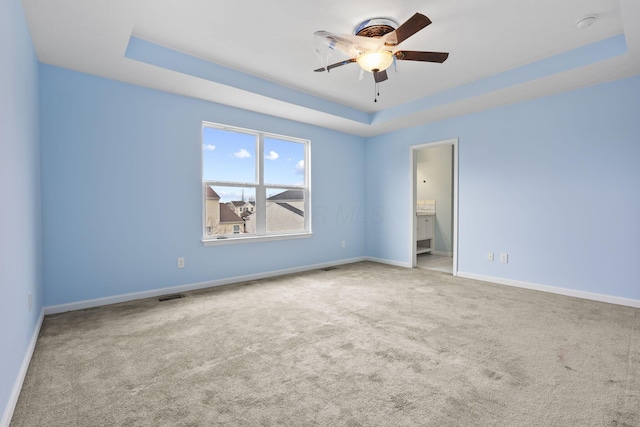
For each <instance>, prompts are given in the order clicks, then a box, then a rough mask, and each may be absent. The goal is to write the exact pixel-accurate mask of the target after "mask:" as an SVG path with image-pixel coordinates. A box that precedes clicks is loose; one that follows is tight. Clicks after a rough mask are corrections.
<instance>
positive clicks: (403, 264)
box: [365, 256, 411, 268]
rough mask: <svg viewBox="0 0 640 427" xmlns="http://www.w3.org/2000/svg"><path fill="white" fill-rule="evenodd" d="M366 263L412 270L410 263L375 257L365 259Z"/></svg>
mask: <svg viewBox="0 0 640 427" xmlns="http://www.w3.org/2000/svg"><path fill="white" fill-rule="evenodd" d="M365 260H366V261H371V262H377V263H380V264H387V265H394V266H396V267H406V268H411V264H410V263H408V262H402V261H393V260H390V259H383V258H374V257H370V256H368V257H365Z"/></svg>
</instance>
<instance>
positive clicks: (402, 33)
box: [314, 13, 449, 83]
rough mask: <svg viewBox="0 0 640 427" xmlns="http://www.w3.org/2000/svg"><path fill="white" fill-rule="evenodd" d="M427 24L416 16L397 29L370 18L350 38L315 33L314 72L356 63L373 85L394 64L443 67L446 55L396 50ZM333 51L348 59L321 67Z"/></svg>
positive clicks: (384, 20)
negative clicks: (317, 60)
mask: <svg viewBox="0 0 640 427" xmlns="http://www.w3.org/2000/svg"><path fill="white" fill-rule="evenodd" d="M429 24H431V20H430V19H429V18H427V17H426V16H424V15H423V14H421V13H416V14H415V15H413V16H412V17H411V18H409V19H408V20H407V21H406V22H405V23H403V24H402V25H400V26H399V27H398V26H397V24H396V23H395V22H394V21H392V20H390V19H386V18H374V19H369V20H366V21H364V22H363V23H361V24H360V25H358V26H357V27H356V29H355V31H354V35H346V34H332V33H329V32H327V31H316V32H315V33H314V36H315V38H316V53H318V54H319V56H320V58H321V61H322V62H323V65H324V66H323V67H321V68H318V69H316V70H314V71H317V72H319V71H327V72H329V71H331V70H332V69H334V68H336V67H340V66H342V65H347V64H351V63H353V62H357V63H358V65H360V67H361V68H362V69H363V70H364V71H368V72H370V73H372V74H373V78H374V80H375V82H376V83H380V82H383V81H385V80H387V79H388V78H389V77H388V76H387V71H386V70H387V68H389V67H390V66H391V64H393V63H394V62H395V61H396V60H401V61H422V62H436V63H443V62H444V61H446V60H447V58H448V57H449V54H448V53H445V52H421V51H413V50H399V49H398V48H397V46H398V45H399V44H400V43H402V42H403V41H405V40H406V39H408V38H409V37H411V36H412V35H414V34H415V33H417V32H418V31H420V30H422V29H423V28H425V27H426V26H427V25H429ZM396 27H397V28H396ZM336 49H338V50H339V51H341V52H343V53H344V54H346V55H347V56H349V57H350V58H349V59H347V60H344V61H340V62H336V63H334V64H330V65H329V64H326V63H324V62H325V61H324V58H328V57H329V54H330V53H331V52H332V51H334V50H336ZM323 51H324V52H323ZM323 53H325V54H324V55H323ZM327 62H328V61H327Z"/></svg>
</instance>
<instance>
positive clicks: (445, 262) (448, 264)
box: [416, 254, 453, 274]
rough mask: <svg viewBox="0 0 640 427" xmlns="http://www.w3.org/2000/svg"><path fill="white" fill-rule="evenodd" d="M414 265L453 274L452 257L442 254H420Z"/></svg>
mask: <svg viewBox="0 0 640 427" xmlns="http://www.w3.org/2000/svg"><path fill="white" fill-rule="evenodd" d="M416 267H418V268H424V269H427V270H436V271H442V272H444V273H451V274H453V257H450V256H444V255H431V254H420V255H418V259H417V262H416Z"/></svg>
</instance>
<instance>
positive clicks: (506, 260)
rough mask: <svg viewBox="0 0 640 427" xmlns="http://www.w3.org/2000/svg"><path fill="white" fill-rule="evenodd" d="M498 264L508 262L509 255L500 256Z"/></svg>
mask: <svg viewBox="0 0 640 427" xmlns="http://www.w3.org/2000/svg"><path fill="white" fill-rule="evenodd" d="M500 262H509V254H500Z"/></svg>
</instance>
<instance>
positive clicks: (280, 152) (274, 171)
mask: <svg viewBox="0 0 640 427" xmlns="http://www.w3.org/2000/svg"><path fill="white" fill-rule="evenodd" d="M304 150H305V144H302V143H300V142H293V141H284V140H282V139H276V138H272V137H265V138H264V182H265V184H279V185H300V186H302V185H304V184H305V182H304Z"/></svg>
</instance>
